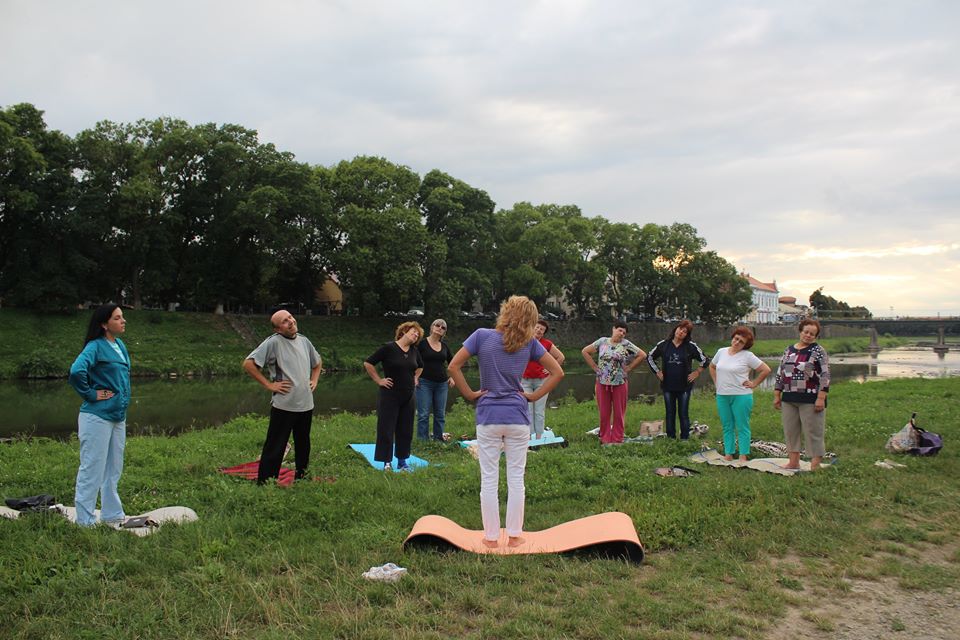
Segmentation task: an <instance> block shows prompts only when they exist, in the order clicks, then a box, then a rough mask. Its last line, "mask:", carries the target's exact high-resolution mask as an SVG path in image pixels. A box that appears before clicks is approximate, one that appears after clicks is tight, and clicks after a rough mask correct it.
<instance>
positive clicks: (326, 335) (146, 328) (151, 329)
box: [0, 309, 910, 379]
mask: <svg viewBox="0 0 960 640" xmlns="http://www.w3.org/2000/svg"><path fill="white" fill-rule="evenodd" d="M124 316H125V317H126V318H127V332H126V334H125V335H124V342H125V343H126V344H127V348H128V350H129V351H130V355H131V358H132V360H133V375H135V376H146V377H159V376H169V375H176V376H237V375H241V374H242V369H241V366H240V363H241V362H242V361H243V358H244V357H246V355H247V354H249V353H250V351H252V350H253V348H254V347H255V346H256V345H257V343H259V341H260V340H262V339H264V338H266V337H267V336H268V335H270V333H271V332H272V329H271V327H270V322H269V319H268V318H267V317H266V316H229V317H227V316H216V315H213V314H203V313H171V312H165V311H154V310H146V311H135V310H125V311H124ZM88 321H89V312H82V313H77V314H75V315H55V314H47V315H40V314H34V313H32V312H27V311H21V310H17V309H3V310H0V379H14V378H63V377H66V375H67V373H68V371H69V369H70V364H71V363H72V362H73V359H74V358H75V357H76V355H77V354H78V353H79V352H80V349H81V348H82V346H83V336H84V333H85V332H86V326H87V322H88ZM298 323H299V325H300V331H301V332H302V333H303V334H304V335H305V336H307V337H309V338H310V340H311V341H312V342H313V343H314V345H315V346H316V347H317V349H318V350H319V351H320V355H321V356H322V357H323V361H324V367H325V368H326V369H327V370H329V371H347V372H360V371H362V368H363V367H362V362H363V359H364V358H366V357H367V356H369V355H370V354H371V353H373V351H375V350H376V347H377V346H378V345H379V344H382V343H384V342H387V341H389V340H390V339H391V338H392V337H393V330H394V328H395V327H396V325H397V323H398V321H397V320H396V319H394V318H340V317H335V318H331V317H311V316H303V317H300V318H298ZM556 324H557V329H559V330H558V331H553V332H552V333H551V335H550V336H548V337H551V339H554V338H557V336H558V335H559V336H560V338H557V342H558V346H559V347H560V348H561V349H562V350H563V351H564V352H565V353H566V355H567V357H568V367H572V368H573V369H574V370H577V369H581V368H582V369H584V370H585V366H586V365H584V364H583V362H582V360H581V359H580V356H579V353H578V352H579V351H580V349H581V348H582V347H583V346H584V345H585V344H587V343H588V342H590V341H592V340H594V339H596V338H597V337H599V336H601V335H608V333H609V330H610V328H609V327H608V326H605V325H604V324H603V323H599V322H593V323H572V322H568V323H556ZM478 326H486V325H479V324H477V323H475V322H463V323H459V324H458V323H451V325H450V328H451V331H450V336H449V342H450V345H451V348H453V349H456V348H459V346H460V343H461V342H462V341H463V340H464V339H466V337H467V336H468V335H469V334H470V332H472V331H473V330H474V329H476V328H477V327H478ZM424 328H426V327H424ZM784 329H786V328H785V327H761V328H759V329H758V330H760V331H761V332H762V331H764V330H769V331H770V332H772V333H782V332H783V330H784ZM830 329H831V332H833V333H849V334H850V335H842V336H836V337H827V338H825V339H824V340H823V341H822V343H823V345H824V348H826V349H827V351H828V352H829V353H831V354H838V353H847V352H853V351H865V350H866V348H867V346H868V345H869V339H868V338H867V337H866V336H864V335H862V333H863V332H862V331H859V330H846V331H845V328H844V327H831V328H830ZM668 330H669V328H668V327H667V326H666V325H664V324H662V323H651V324H650V325H636V326H635V327H634V329H633V331H632V332H631V334H630V336H629V337H630V338H631V339H633V340H634V341H635V342H636V344H638V345H639V346H641V347H643V348H644V349H650V348H652V347H653V345H654V344H655V343H656V341H657V340H659V339H661V338H662V337H664V336H663V335H661V334H663V333H665V332H666V331H668ZM702 332H703V333H704V337H708V336H707V334H708V333H709V334H714V333H717V331H716V330H714V329H713V328H711V330H710V331H709V332H708V331H706V329H702ZM761 337H762V333H761ZM789 342H790V341H789V340H788V339H783V338H778V339H766V340H765V339H760V340H758V341H757V343H756V345H755V347H754V349H753V350H754V352H755V353H756V354H757V355H759V356H761V357H774V356H779V355H780V354H781V353H782V352H783V349H784V348H785V346H786V345H787V344H788V343H789ZM909 342H910V339H909V338H891V337H885V338H882V339H881V345H882V346H884V347H893V346H899V345H903V344H908V343H909ZM728 344H729V341H728V340H714V341H712V342H708V343H701V347H703V348H704V350H705V351H706V352H707V353H708V354H713V353H716V350H717V348H719V347H721V346H728Z"/></svg>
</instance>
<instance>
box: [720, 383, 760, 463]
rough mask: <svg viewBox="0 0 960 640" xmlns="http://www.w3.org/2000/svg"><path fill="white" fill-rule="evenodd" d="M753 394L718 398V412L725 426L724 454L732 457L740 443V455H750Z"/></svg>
mask: <svg viewBox="0 0 960 640" xmlns="http://www.w3.org/2000/svg"><path fill="white" fill-rule="evenodd" d="M751 411H753V394H745V395H738V396H720V395H718V396H717V412H718V413H719V414H720V423H721V424H722V425H723V453H724V455H728V456H732V455H734V452H736V451H737V444H738V443H739V445H740V447H739V451H740V455H742V456H745V455H749V454H750V412H751Z"/></svg>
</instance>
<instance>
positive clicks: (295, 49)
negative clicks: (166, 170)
mask: <svg viewBox="0 0 960 640" xmlns="http://www.w3.org/2000/svg"><path fill="white" fill-rule="evenodd" d="M0 61H2V64H0V106H9V105H12V104H15V103H18V102H30V103H33V104H35V105H36V106H37V107H38V108H40V109H43V110H44V111H45V112H46V120H47V124H48V125H49V126H50V127H51V128H54V129H60V130H61V131H64V132H66V133H68V134H71V135H74V134H76V133H77V132H78V131H81V130H83V129H85V128H88V127H91V126H92V125H93V124H94V123H96V122H97V121H98V120H103V119H109V120H114V121H119V122H131V121H135V120H137V119H139V118H154V117H158V116H171V117H176V118H182V119H184V120H187V121H188V122H190V123H194V124H199V123H203V122H217V123H227V122H231V123H237V124H241V125H244V126H246V127H249V128H253V129H256V130H258V131H259V133H260V137H261V140H262V141H265V142H273V143H274V144H276V145H277V146H278V147H279V148H281V149H283V150H287V151H290V152H292V153H294V154H295V155H296V156H297V158H298V159H299V160H301V161H305V162H310V163H312V164H322V165H332V164H335V163H336V162H338V161H340V160H342V159H349V158H352V157H354V156H356V155H366V154H372V155H380V156H384V157H386V158H387V159H389V160H391V161H393V162H396V163H400V164H405V165H407V166H409V167H411V168H412V169H414V170H415V171H417V172H418V173H420V174H421V175H423V174H424V173H426V172H427V171H429V170H430V169H433V168H439V169H442V170H443V171H446V172H447V173H450V174H451V175H453V176H455V177H457V178H460V179H462V180H464V181H466V182H468V183H469V184H471V185H473V186H476V187H479V188H482V189H485V190H486V191H487V192H488V193H489V194H490V195H491V197H492V198H493V199H494V200H495V201H496V202H497V206H498V207H505V208H507V207H510V206H512V204H513V203H514V202H518V201H530V202H533V203H541V202H551V203H558V204H576V205H578V206H579V207H580V208H581V209H582V210H583V212H584V213H585V214H586V215H588V216H595V215H602V216H604V217H605V218H607V219H610V220H614V221H623V222H636V223H640V224H643V223H646V222H656V223H661V224H669V223H672V222H675V221H680V222H688V223H690V224H692V225H694V226H695V227H696V228H697V229H698V231H699V232H700V235H702V236H703V237H704V238H706V240H707V243H708V247H709V248H710V249H714V250H716V251H718V252H719V253H720V254H721V255H723V256H725V257H726V258H727V259H729V260H730V261H732V262H733V263H734V264H736V265H737V266H738V267H739V268H741V269H742V270H745V271H747V272H749V273H750V274H751V275H753V276H754V277H756V278H758V279H760V280H764V281H771V280H774V279H775V280H776V282H777V285H778V287H779V289H780V291H781V294H782V295H794V296H796V297H797V298H798V299H801V300H804V301H805V300H806V297H807V296H808V295H809V294H810V292H812V291H813V290H815V289H816V288H818V287H821V286H822V287H824V292H825V293H827V294H828V295H832V296H834V297H836V298H839V299H842V300H846V301H847V302H850V303H851V304H861V305H865V306H867V307H869V308H870V309H871V310H872V311H873V312H874V313H875V314H876V315H890V314H891V313H892V314H895V315H935V314H937V313H941V314H943V315H960V286H958V285H960V215H958V214H960V62H958V61H960V2H955V1H954V0H943V1H941V2H935V1H925V0H896V1H895V0H889V1H883V0H873V1H869V2H867V1H853V0H832V1H829V2H817V1H804V2H796V1H794V0H788V1H783V2H778V1H776V0H767V1H760V0H758V1H755V2H746V1H737V0H730V1H722V0H703V1H700V2H697V1H690V0H665V1H659V0H658V1H653V0H647V1H642V2H638V1H630V2H617V1H612V0H611V1H605V0H594V1H593V2H580V1H571V0H556V1H552V2H524V1H523V0H513V1H511V2H499V1H492V2H476V1H472V2H456V1H426V0H424V1H419V2H417V1H412V0H411V1H406V2H405V1H402V0H394V1H387V0H384V1H363V0H350V1H347V0H344V1H326V2H324V1H322V0H313V1H307V0H304V1H301V2H288V1H284V0H273V1H271V2H265V1H264V2H243V1H231V2H213V1H211V2H203V1H202V0H192V1H191V2H180V1H170V0H167V1H165V2H145V1H144V2H140V1H135V0H125V1H100V2H96V1H94V2H82V3H81V2H76V1H69V2H68V1H60V0H56V1H44V0H0Z"/></svg>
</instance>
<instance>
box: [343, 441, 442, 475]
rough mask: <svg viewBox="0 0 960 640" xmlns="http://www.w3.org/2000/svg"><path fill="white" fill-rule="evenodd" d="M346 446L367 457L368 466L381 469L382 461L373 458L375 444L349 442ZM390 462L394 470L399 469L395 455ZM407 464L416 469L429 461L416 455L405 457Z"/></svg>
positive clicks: (424, 465)
mask: <svg viewBox="0 0 960 640" xmlns="http://www.w3.org/2000/svg"><path fill="white" fill-rule="evenodd" d="M347 446H349V447H350V448H351V449H353V450H354V451H356V452H357V453H359V454H360V455H362V456H363V457H364V458H366V459H367V462H369V463H370V466H371V467H373V468H374V469H380V470H382V469H383V463H382V462H377V461H376V460H374V459H373V452H374V450H376V448H377V445H375V444H351V445H347ZM390 464H392V465H393V470H394V471H395V472H396V471H401V469H397V459H396V457H394V459H393V461H392V462H391V463H390ZM407 464H408V465H410V466H411V467H412V468H414V469H416V468H418V467H426V466H427V465H429V464H430V463H429V462H427V461H426V460H424V459H423V458H418V457H417V456H410V457H409V458H407Z"/></svg>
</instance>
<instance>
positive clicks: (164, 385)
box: [0, 349, 960, 438]
mask: <svg viewBox="0 0 960 640" xmlns="http://www.w3.org/2000/svg"><path fill="white" fill-rule="evenodd" d="M768 363H769V364H770V366H771V367H775V366H776V360H768ZM831 370H832V375H833V380H834V382H839V381H841V380H855V381H858V382H863V381H866V380H875V379H886V378H897V377H913V376H918V375H919V376H924V377H938V378H942V377H950V376H960V352H957V351H951V352H950V353H947V354H946V356H945V357H944V358H938V356H937V354H935V353H934V352H933V351H932V350H929V349H927V350H917V349H892V350H885V351H881V352H880V354H879V355H878V356H877V357H876V358H874V357H871V356H866V355H857V356H835V357H832V358H831ZM472 373H473V376H472V377H471V376H469V375H468V378H470V381H471V384H472V385H473V386H474V388H476V386H477V379H476V372H475V371H474V372H472ZM593 383H594V376H593V374H592V373H590V372H589V371H585V370H580V371H577V370H573V371H570V372H569V373H568V374H567V375H566V376H565V377H564V379H563V380H562V381H561V384H560V386H559V387H558V389H557V390H556V391H554V393H553V394H552V397H553V398H554V399H557V398H561V397H564V396H567V395H570V394H572V396H573V397H574V398H575V399H577V400H579V401H582V400H590V399H592V398H593ZM697 386H698V387H699V388H712V383H711V381H710V377H709V376H703V377H701V378H700V380H699V381H698V383H697ZM772 386H773V376H772V375H771V376H770V377H768V378H767V380H766V381H764V384H763V385H762V386H761V388H765V389H769V388H772ZM659 392H660V389H659V383H658V381H657V379H656V377H655V376H653V375H652V374H650V372H649V371H648V370H647V369H646V367H641V368H638V369H637V370H636V371H635V372H634V373H633V374H631V376H630V397H631V398H636V397H637V396H640V395H658V394H659ZM133 393H134V395H133V398H132V402H131V406H130V410H129V413H128V416H127V422H128V428H129V432H130V433H131V434H133V435H136V434H143V433H169V434H174V433H178V432H180V431H183V430H185V429H191V428H204V427H208V426H211V425H218V424H222V423H224V422H226V421H228V420H230V419H232V418H234V417H236V416H238V415H244V414H249V413H253V414H259V415H265V414H266V413H267V412H268V411H269V396H268V394H267V393H266V392H265V391H263V390H262V389H261V387H260V386H259V385H257V384H256V383H255V382H253V381H252V380H249V379H248V378H240V377H238V378H220V379H178V380H166V379H160V380H155V379H142V380H137V379H135V380H134V381H133ZM457 397H459V394H458V393H457V392H456V391H452V392H451V393H450V402H451V403H452V402H454V401H455V399H456V398H457ZM314 398H315V400H316V407H317V408H316V412H317V414H318V415H323V414H329V413H339V412H341V411H349V412H355V413H369V412H372V411H373V410H374V409H375V407H376V400H377V390H376V387H375V386H374V384H373V383H372V382H371V381H370V379H369V378H367V377H366V376H363V375H330V376H324V377H322V378H321V379H320V384H319V385H318V387H317V391H316V393H315V395H314ZM0 406H3V407H4V412H3V417H2V418H0V437H9V436H12V435H14V434H19V433H26V434H32V435H36V436H49V437H54V438H70V437H71V436H72V435H73V434H75V433H76V430H77V409H78V408H79V406H80V399H79V398H78V397H77V395H76V394H75V393H74V392H73V390H72V389H71V388H70V387H69V385H67V383H66V381H64V380H55V381H34V382H28V381H3V382H0Z"/></svg>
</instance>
